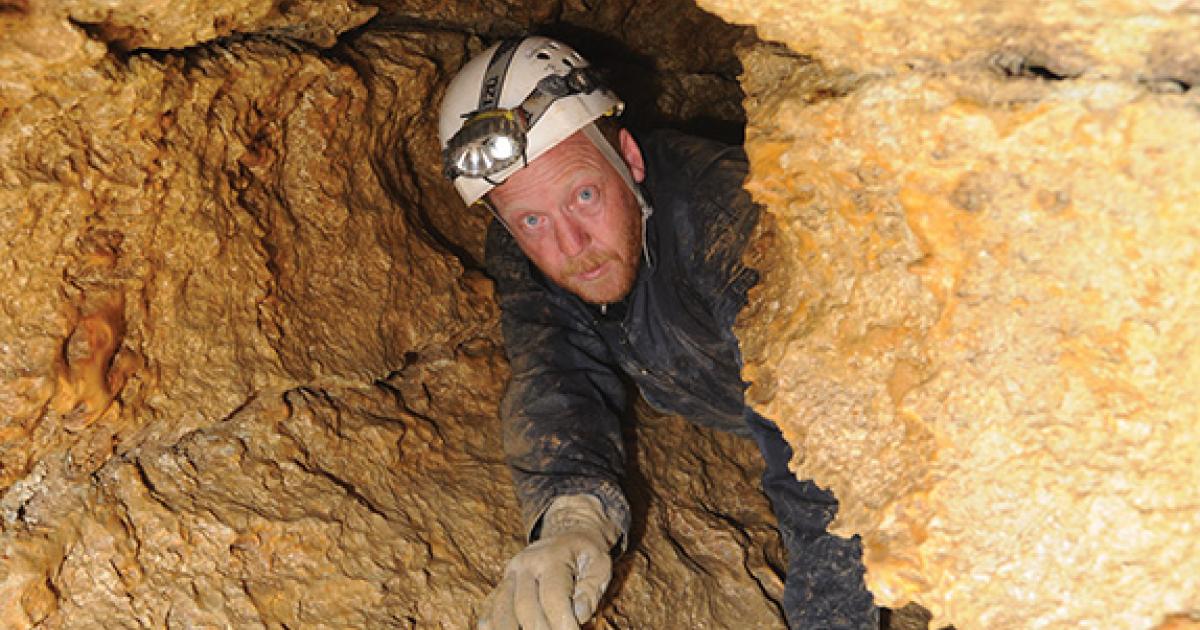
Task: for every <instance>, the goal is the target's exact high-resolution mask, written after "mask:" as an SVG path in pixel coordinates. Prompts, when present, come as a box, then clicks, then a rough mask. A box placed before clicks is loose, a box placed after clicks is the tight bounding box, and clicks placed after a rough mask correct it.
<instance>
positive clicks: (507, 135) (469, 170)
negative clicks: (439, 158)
mask: <svg viewBox="0 0 1200 630" xmlns="http://www.w3.org/2000/svg"><path fill="white" fill-rule="evenodd" d="M524 153H525V126H524V124H523V119H522V118H521V116H520V114H519V113H518V112H516V111H515V110H511V109H492V110H486V111H482V112H476V113H474V114H472V115H471V116H470V117H469V118H467V122H466V123H464V124H463V128H462V129H460V130H459V131H458V133H456V134H454V137H453V138H451V139H450V142H449V143H447V145H446V153H445V156H444V162H445V168H446V175H447V177H449V178H450V179H451V180H453V179H454V178H455V177H459V176H464V177H473V178H480V177H488V176H490V175H495V174H496V173H499V172H500V171H503V170H504V169H506V168H508V167H509V166H511V165H512V164H513V163H514V162H516V161H517V159H518V158H520V157H521V156H522V155H524Z"/></svg>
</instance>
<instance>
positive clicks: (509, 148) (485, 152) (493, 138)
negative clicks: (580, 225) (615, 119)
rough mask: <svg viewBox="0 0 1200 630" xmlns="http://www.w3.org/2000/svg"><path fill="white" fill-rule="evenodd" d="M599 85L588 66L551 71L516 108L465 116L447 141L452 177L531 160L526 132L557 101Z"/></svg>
mask: <svg viewBox="0 0 1200 630" xmlns="http://www.w3.org/2000/svg"><path fill="white" fill-rule="evenodd" d="M598 87H599V85H598V83H597V82H596V80H595V78H594V77H593V76H592V73H591V72H590V71H588V70H587V69H586V68H575V69H573V70H571V71H570V72H569V73H567V74H565V75H550V76H547V77H544V78H542V80H540V81H538V84H537V87H536V88H534V90H533V92H531V93H530V94H529V96H527V97H525V100H523V101H521V103H520V104H519V105H517V106H516V107H514V108H512V109H502V108H491V109H479V110H476V111H474V112H471V113H469V114H467V115H465V116H464V118H465V119H466V120H465V122H463V126H462V128H461V129H459V130H458V132H457V133H455V134H454V136H452V137H451V138H450V141H449V142H447V143H446V149H445V150H444V151H443V152H442V164H443V168H444V170H445V175H446V177H447V178H448V179H450V180H454V179H455V178H457V177H471V178H476V179H485V180H487V181H488V183H491V184H492V185H496V183H497V182H493V181H492V180H491V179H489V178H490V177H491V176H493V175H496V174H497V173H500V172H502V171H504V170H505V169H507V168H508V167H510V166H512V165H513V164H515V163H516V162H517V161H518V160H521V161H527V159H526V153H525V150H526V147H527V146H528V142H527V139H526V133H527V132H528V131H529V129H530V128H532V127H533V126H534V125H535V124H536V123H537V121H538V120H539V119H540V118H541V117H542V114H544V113H546V110H547V109H549V108H550V105H551V104H553V103H554V101H556V100H558V99H560V98H562V97H564V96H571V95H574V94H587V93H590V92H592V91H593V90H596V89H597V88H598Z"/></svg>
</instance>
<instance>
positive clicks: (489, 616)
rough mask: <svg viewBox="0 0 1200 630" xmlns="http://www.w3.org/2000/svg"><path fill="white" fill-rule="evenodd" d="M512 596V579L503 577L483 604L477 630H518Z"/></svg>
mask: <svg viewBox="0 0 1200 630" xmlns="http://www.w3.org/2000/svg"><path fill="white" fill-rule="evenodd" d="M513 596H514V588H513V578H512V577H510V576H505V578H504V579H503V580H501V581H500V584H498V585H497V586H496V588H495V590H493V591H492V592H491V594H489V595H488V597H487V599H485V600H484V602H483V614H482V615H480V617H479V630H518V628H519V626H517V614H516V611H514V610H513Z"/></svg>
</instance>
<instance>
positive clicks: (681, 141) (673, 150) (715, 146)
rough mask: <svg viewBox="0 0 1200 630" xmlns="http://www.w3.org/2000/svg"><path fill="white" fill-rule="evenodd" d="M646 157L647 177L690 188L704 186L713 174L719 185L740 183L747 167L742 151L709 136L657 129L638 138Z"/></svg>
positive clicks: (737, 147)
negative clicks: (703, 136) (672, 181)
mask: <svg viewBox="0 0 1200 630" xmlns="http://www.w3.org/2000/svg"><path fill="white" fill-rule="evenodd" d="M638 141H639V144H640V146H641V147H642V153H643V155H644V156H645V159H646V173H647V175H646V176H647V178H648V179H667V180H674V181H678V182H681V183H684V184H685V185H687V186H688V187H689V188H691V189H693V190H694V189H695V188H696V186H700V187H702V188H703V187H706V186H705V183H706V182H707V181H709V180H711V178H712V176H714V175H716V176H718V178H719V180H720V182H718V183H720V184H722V185H728V183H729V182H731V181H735V182H736V185H737V186H739V187H740V186H741V183H742V180H744V179H745V177H746V174H747V173H748V170H749V164H748V162H747V159H746V152H745V150H744V149H743V148H742V147H741V146H739V145H729V144H725V143H723V142H719V141H717V140H712V139H710V138H702V137H700V136H693V135H689V134H685V133H683V132H680V131H675V130H673V129H659V130H655V131H651V132H648V133H646V134H642V135H640V136H639V137H638Z"/></svg>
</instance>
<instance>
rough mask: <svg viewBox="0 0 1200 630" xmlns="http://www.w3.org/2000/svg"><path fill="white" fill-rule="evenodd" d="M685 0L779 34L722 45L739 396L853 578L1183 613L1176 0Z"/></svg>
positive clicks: (1180, 117)
mask: <svg viewBox="0 0 1200 630" xmlns="http://www.w3.org/2000/svg"><path fill="white" fill-rule="evenodd" d="M702 5H704V6H706V7H708V8H711V9H713V10H715V11H717V12H719V13H720V14H722V15H724V16H725V17H727V18H728V19H731V20H734V21H746V22H752V23H756V24H758V25H759V34H760V35H761V36H763V37H764V38H768V39H773V40H777V41H778V42H779V43H778V44H774V45H759V46H754V47H750V48H746V49H745V50H744V52H743V61H744V63H745V65H746V76H745V78H744V80H743V85H744V87H745V88H746V91H747V94H748V97H747V112H748V114H749V119H750V120H749V124H748V128H747V150H748V151H749V153H750V156H751V161H752V174H751V177H750V181H749V182H748V184H747V186H748V188H750V190H751V191H752V192H753V193H754V195H755V196H756V198H757V199H758V200H760V201H761V202H762V203H764V204H765V205H766V206H767V207H768V209H769V220H767V221H764V222H763V224H762V225H761V229H760V232H759V234H758V237H757V241H756V245H755V251H754V260H755V263H756V264H757V265H758V266H760V267H762V268H764V269H765V270H766V278H765V280H764V282H763V283H762V285H761V286H760V288H759V289H757V292H756V293H755V294H754V295H753V297H752V300H753V310H752V312H750V313H748V314H747V316H746V317H745V318H744V319H743V320H742V322H741V327H740V331H739V334H740V336H741V338H742V340H743V342H744V344H745V346H744V347H745V350H746V354H747V363H748V365H747V371H746V376H747V378H748V379H749V380H752V381H753V382H754V385H753V387H752V389H751V390H750V395H751V397H752V398H753V400H754V402H755V404H756V405H758V406H759V407H760V409H761V410H762V411H763V412H764V413H765V414H766V415H768V416H769V417H772V418H775V419H777V420H779V421H780V422H781V424H782V425H783V428H784V432H785V434H786V435H787V437H788V438H789V440H790V441H791V442H792V443H793V444H795V445H796V446H797V447H798V451H799V452H800V453H801V454H800V455H798V457H797V458H796V460H795V461H794V462H793V467H794V469H795V470H796V472H797V473H798V474H799V475H800V476H802V477H812V478H815V479H817V480H819V481H820V482H821V483H822V484H824V485H826V486H828V487H831V488H832V489H833V490H834V491H835V492H836V494H837V495H838V496H839V498H840V499H841V500H842V501H843V509H842V511H841V513H840V515H839V518H838V521H837V524H836V525H837V527H838V528H839V530H840V531H841V532H842V533H844V534H847V535H849V534H852V533H860V534H861V535H862V536H863V539H864V542H865V546H866V550H867V564H868V569H869V575H868V581H869V585H870V587H871V589H872V590H873V591H874V592H875V593H876V595H877V597H878V598H879V600H880V601H881V602H882V603H884V604H887V605H899V604H902V603H904V602H907V601H915V602H918V603H920V604H922V605H924V606H925V607H927V608H928V609H929V610H930V611H932V612H933V613H934V623H935V624H945V623H954V624H955V625H956V626H957V627H958V628H960V629H964V630H965V629H968V628H1034V627H1054V628H1067V627H1071V628H1075V627H1088V628H1151V627H1155V626H1158V625H1159V624H1160V623H1161V624H1165V625H1164V627H1168V626H1169V627H1185V626H1187V625H1188V624H1189V623H1191V624H1196V623H1200V393H1198V390H1197V388H1196V383H1197V382H1200V352H1197V351H1196V350H1195V348H1196V345H1197V342H1198V341H1200V318H1198V317H1197V316H1196V312H1197V307H1198V306H1200V288H1198V287H1200V228H1197V225H1196V221H1195V216H1196V209H1197V201H1196V200H1197V199H1198V198H1200V180H1198V179H1197V177H1196V175H1197V173H1200V159H1198V158H1197V155H1196V152H1195V150H1194V147H1195V146H1196V145H1197V142H1200V95H1198V92H1197V90H1196V89H1195V88H1193V87H1192V86H1193V85H1195V84H1196V81H1197V79H1200V57H1197V51H1198V50H1200V39H1198V38H1200V7H1198V6H1197V5H1196V4H1195V3H1191V2H1101V3H1088V4H1087V5H1086V6H1082V5H1078V4H1077V3H1070V2H1049V3H1046V2H1037V3H1034V2H1016V3H1000V4H996V3H977V2H965V3H928V2H915V1H914V2H907V1H901V2H893V3H882V4H870V3H867V4H859V5H851V6H847V5H843V4H840V3H817V2H806V1H791V2H783V1H776V2H757V3H748V2H723V1H721V0H704V1H703V2H702ZM1189 614H1190V615H1191V621H1190V622H1189V618H1188V615H1189Z"/></svg>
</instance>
